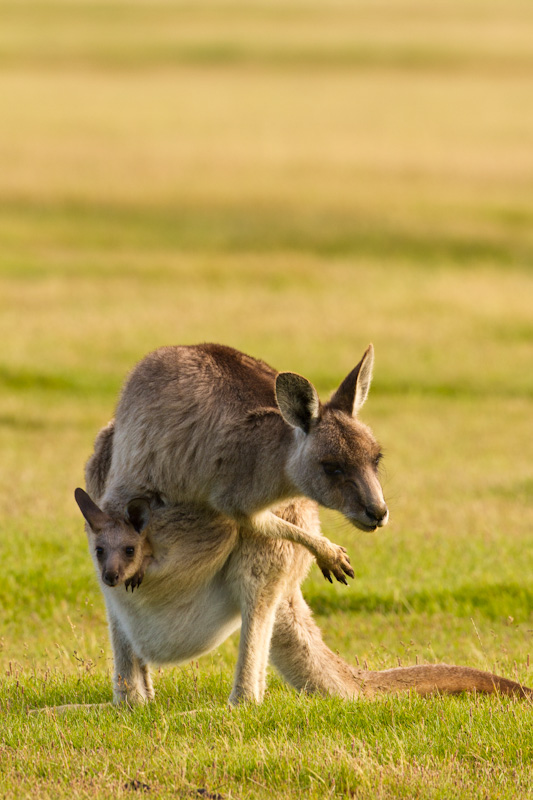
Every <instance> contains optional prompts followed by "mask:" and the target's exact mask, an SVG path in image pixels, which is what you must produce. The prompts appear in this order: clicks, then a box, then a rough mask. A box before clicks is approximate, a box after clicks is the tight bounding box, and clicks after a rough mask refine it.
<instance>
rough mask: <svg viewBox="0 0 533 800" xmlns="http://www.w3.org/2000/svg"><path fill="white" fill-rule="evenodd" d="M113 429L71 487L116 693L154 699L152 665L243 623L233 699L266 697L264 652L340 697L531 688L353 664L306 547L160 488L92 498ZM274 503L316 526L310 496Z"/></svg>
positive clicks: (176, 659)
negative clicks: (312, 585) (166, 502)
mask: <svg viewBox="0 0 533 800" xmlns="http://www.w3.org/2000/svg"><path fill="white" fill-rule="evenodd" d="M113 436H114V426H113V423H110V424H109V425H108V426H107V427H106V428H104V429H103V430H102V431H101V432H100V434H99V436H98V438H97V440H96V443H95V451H94V454H93V456H92V457H91V459H90V460H89V462H88V464H87V467H86V484H87V489H88V491H89V493H90V494H91V495H92V498H94V499H92V498H91V496H89V494H87V493H86V492H84V491H83V490H82V489H77V490H76V493H75V494H76V500H77V502H78V505H79V507H80V509H81V511H82V513H83V515H84V517H85V519H86V521H87V534H88V539H89V546H90V550H91V554H92V556H93V560H94V563H95V567H96V570H97V574H98V576H99V580H100V586H101V589H102V592H103V594H104V598H105V603H106V607H107V614H108V619H109V628H110V636H111V642H112V646H113V654H114V661H115V675H114V689H113V693H114V700H115V702H116V703H121V702H127V703H129V704H135V703H139V702H145V701H146V700H150V699H152V698H153V696H154V690H153V686H152V681H151V677H150V664H164V663H180V662H184V661H188V660H190V659H194V658H197V657H198V656H200V655H202V654H203V653H206V652H208V651H210V650H212V649H213V648H215V647H216V646H217V645H218V644H220V643H221V642H222V641H223V640H224V639H225V638H227V636H229V635H230V634H231V633H232V632H233V631H234V630H236V629H237V628H239V626H241V637H240V644H239V656H238V660H237V666H236V670H235V678H234V683H233V689H232V692H231V695H230V703H232V704H235V703H239V702H241V701H244V700H256V701H261V699H262V698H263V695H264V691H265V686H266V670H267V664H268V660H269V658H270V660H271V661H272V663H273V664H274V666H275V667H276V668H277V669H278V671H279V672H280V673H281V674H282V675H283V677H284V678H285V679H286V680H287V681H288V682H289V683H290V684H292V686H294V687H295V688H296V689H299V690H304V691H307V692H320V693H322V694H330V695H338V696H341V697H344V698H355V697H357V696H359V695H363V696H373V695H374V694H376V693H382V692H400V691H405V690H409V689H412V690H414V691H416V692H418V693H419V694H428V693H431V692H437V691H440V692H448V693H457V692H463V691H473V690H476V691H481V692H496V691H499V692H501V693H503V694H513V695H519V696H528V697H529V696H531V695H532V692H531V690H530V689H527V688H526V687H523V686H522V685H520V684H519V683H516V682H515V681H511V680H508V679H506V678H502V677H500V676H498V675H494V674H492V673H490V672H483V671H480V670H476V669H472V668H470V667H460V666H449V665H447V664H435V665H420V666H413V667H399V668H395V669H389V670H384V671H381V672H374V671H371V670H361V669H355V668H353V667H351V666H350V665H349V664H347V663H346V662H345V661H344V660H343V659H342V658H340V657H339V656H338V655H336V654H335V653H333V652H332V651H331V650H330V649H329V648H328V647H327V646H326V644H325V643H324V641H323V639H322V636H321V633H320V630H319V629H318V627H317V625H316V623H315V622H314V620H313V618H312V615H311V611H310V609H309V607H308V606H307V604H306V602H305V600H304V598H303V596H302V592H301V589H300V583H301V581H302V580H303V578H304V577H305V575H306V573H307V571H308V569H309V566H310V564H311V556H310V555H309V553H308V552H306V550H305V549H303V548H301V547H295V546H294V545H293V544H292V543H291V542H287V541H281V540H277V541H276V540H273V539H269V538H266V537H264V536H261V535H254V534H252V533H250V531H243V530H242V529H240V528H239V526H238V525H237V523H236V522H234V521H233V520H231V519H230V518H228V517H227V516H225V515H222V514H218V513H216V512H215V511H213V510H211V509H209V508H207V507H206V506H205V505H200V506H195V505H193V504H190V503H177V504H173V505H171V506H168V507H165V506H161V505H160V504H159V500H158V498H157V497H155V496H154V497H152V498H134V499H132V500H130V501H129V502H128V503H127V504H126V507H125V508H124V509H117V510H116V511H114V512H113V511H111V510H109V511H107V512H105V511H103V510H102V509H101V508H100V507H99V505H97V502H98V501H99V500H100V497H101V496H103V494H104V492H105V482H106V477H107V474H108V468H109V463H110V461H111V453H112V449H113ZM95 500H96V501H97V502H95ZM276 513H277V514H280V515H282V517H283V519H284V520H285V521H287V522H291V523H293V524H295V525H297V526H299V527H302V528H303V529H304V530H306V531H307V532H309V533H310V534H314V535H316V536H320V523H319V518H318V513H317V506H316V504H315V503H314V502H312V501H310V500H307V499H303V498H301V499H299V500H294V501H290V502H288V503H285V504H283V505H282V506H279V507H277V508H276ZM124 586H126V590H127V589H128V587H131V589H132V591H131V592H130V591H124ZM134 588H135V592H134V591H133V589H134Z"/></svg>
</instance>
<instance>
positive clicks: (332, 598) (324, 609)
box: [305, 583, 533, 622]
mask: <svg viewBox="0 0 533 800" xmlns="http://www.w3.org/2000/svg"><path fill="white" fill-rule="evenodd" d="M305 594H306V599H307V601H308V603H309V605H310V606H311V608H312V609H313V611H314V612H315V613H316V614H322V615H329V614H333V613H339V612H340V613H351V614H362V613H367V614H368V613H377V614H413V613H414V614H439V613H447V614H453V615H454V616H456V617H470V616H472V615H473V614H476V615H482V616H484V617H486V618H488V619H492V620H499V621H501V620H502V619H507V618H508V617H512V618H513V620H514V621H515V622H524V621H526V620H528V619H530V617H531V613H532V610H533V588H530V587H528V586H524V585H522V584H519V583H493V584H484V585H479V584H464V585H462V586H459V587H457V588H456V589H442V590H436V589H432V590H427V589H424V590H421V591H412V592H405V593H398V594H395V593H392V592H390V593H385V592H384V593H379V592H375V593H373V594H372V593H365V594H362V593H359V594H358V593H357V591H351V592H350V593H349V594H333V593H326V592H323V593H322V592H320V593H318V592H317V593H316V594H313V593H312V592H311V593H310V592H306V593H305Z"/></svg>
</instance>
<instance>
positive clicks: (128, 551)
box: [124, 547, 135, 556]
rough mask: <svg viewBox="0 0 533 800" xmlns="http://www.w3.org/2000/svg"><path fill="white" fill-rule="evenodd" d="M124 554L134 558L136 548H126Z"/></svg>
mask: <svg viewBox="0 0 533 800" xmlns="http://www.w3.org/2000/svg"><path fill="white" fill-rule="evenodd" d="M124 552H125V553H126V555H127V556H132V555H133V554H134V553H135V548H134V547H126V549H125V551H124Z"/></svg>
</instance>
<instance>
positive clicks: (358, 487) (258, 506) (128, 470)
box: [95, 344, 388, 583]
mask: <svg viewBox="0 0 533 800" xmlns="http://www.w3.org/2000/svg"><path fill="white" fill-rule="evenodd" d="M372 360H373V350H372V347H371V346H370V347H369V348H368V350H367V351H366V353H365V355H364V356H363V358H362V360H361V362H360V364H359V365H358V367H357V368H356V370H355V371H352V373H350V376H348V378H349V380H348V379H346V381H344V382H343V384H341V387H339V390H338V391H337V393H336V395H334V397H333V398H332V400H331V402H330V403H325V404H321V403H320V401H319V399H318V395H317V394H316V390H315V389H314V387H313V386H312V385H311V384H310V383H309V381H307V380H306V379H305V378H303V377H301V376H298V375H294V374H292V373H281V374H280V375H277V373H276V372H275V370H273V369H272V368H271V367H268V366H267V365H266V364H264V363H263V362H261V361H257V360H256V359H254V358H251V357H249V356H246V355H244V354H243V353H240V352H238V351H237V350H233V349H231V348H229V347H223V346H221V345H213V344H210V345H197V346H191V347H163V348H161V349H159V350H156V351H155V352H153V353H150V354H149V355H148V356H146V358H144V359H143V360H142V361H141V362H140V363H139V364H138V365H137V366H136V367H135V369H134V370H133V372H132V374H131V375H130V377H129V379H128V380H127V382H126V384H125V386H124V389H123V391H122V395H121V398H120V401H119V403H118V407H117V411H116V419H115V437H114V447H113V451H112V456H111V463H110V467H109V476H108V479H107V483H106V489H105V495H104V497H103V507H104V509H120V508H122V507H123V506H124V505H125V504H126V502H127V501H128V500H129V499H131V498H132V497H134V496H139V495H144V496H151V495H153V494H154V493H159V494H160V495H161V496H162V499H163V501H164V502H165V504H166V505H170V504H173V503H184V502H190V503H194V504H200V505H205V506H206V507H209V508H211V509H213V510H214V511H216V512H219V513H221V514H225V515H226V516H228V517H230V518H231V519H233V520H234V521H236V522H237V523H238V524H239V525H240V526H241V527H242V529H243V530H249V531H250V532H251V533H256V534H257V533H261V534H262V535H263V536H269V537H272V538H274V539H287V540H288V541H292V542H295V543H298V544H302V545H304V546H305V547H306V548H307V549H308V550H309V551H310V552H311V553H312V554H313V555H314V556H315V557H316V559H317V561H318V564H319V566H320V568H321V569H322V571H323V573H324V574H325V576H326V577H328V578H329V577H330V573H333V575H335V577H336V578H337V579H338V580H339V581H342V582H344V583H345V582H346V579H345V575H349V576H351V577H353V570H352V568H351V566H350V563H349V559H348V556H347V555H346V551H345V550H344V548H342V547H339V546H337V545H335V544H332V543H331V542H329V541H328V540H327V539H326V538H325V537H323V536H321V535H318V534H316V533H315V532H314V531H306V530H304V529H303V528H301V526H297V525H294V524H291V523H289V522H288V521H287V520H282V519H281V518H279V517H278V516H275V515H274V514H273V513H272V508H273V507H274V506H275V505H278V504H279V503H283V502H285V501H287V500H289V499H291V498H294V497H297V496H302V495H303V496H306V497H309V498H310V499H312V500H315V501H316V502H318V503H321V504H322V505H325V506H328V507H329V508H333V509H336V510H338V511H340V512H341V513H342V514H344V515H345V516H346V518H347V519H348V520H349V521H350V522H352V523H353V524H354V525H356V526H357V527H360V528H362V529H363V530H375V529H376V528H377V527H381V526H382V525H384V524H386V522H387V519H388V511H387V507H386V505H385V501H384V499H383V492H382V489H381V486H380V482H379V479H378V475H377V457H378V454H379V447H378V445H377V443H376V441H375V439H374V437H373V436H372V433H371V432H370V429H369V428H368V427H367V426H365V425H363V423H362V422H360V421H359V420H358V419H357V418H356V417H355V416H354V415H353V410H354V408H355V407H356V406H357V408H358V407H360V405H361V404H362V402H363V400H364V398H365V397H366V393H367V392H368V387H369V385H370V374H371V365H372ZM358 376H362V379H361V380H362V381H363V383H362V385H361V386H360V385H359V378H358ZM276 379H277V382H278V386H279V396H277V395H276ZM340 401H342V402H340ZM332 465H333V467H335V466H336V465H337V466H338V469H337V470H336V471H335V470H333V469H330V468H331V466H332ZM95 484H98V487H99V488H100V484H101V481H100V480H95Z"/></svg>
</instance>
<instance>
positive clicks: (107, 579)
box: [102, 569, 119, 586]
mask: <svg viewBox="0 0 533 800" xmlns="http://www.w3.org/2000/svg"><path fill="white" fill-rule="evenodd" d="M102 580H103V582H104V583H105V584H107V586H116V585H117V583H118V581H119V574H118V572H117V570H114V569H107V570H105V571H104V572H103V573H102Z"/></svg>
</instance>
